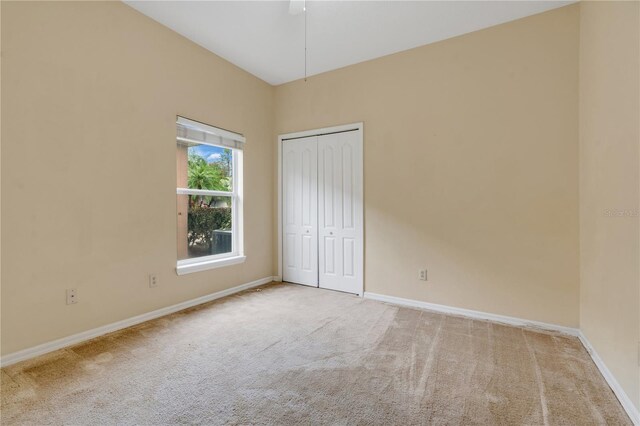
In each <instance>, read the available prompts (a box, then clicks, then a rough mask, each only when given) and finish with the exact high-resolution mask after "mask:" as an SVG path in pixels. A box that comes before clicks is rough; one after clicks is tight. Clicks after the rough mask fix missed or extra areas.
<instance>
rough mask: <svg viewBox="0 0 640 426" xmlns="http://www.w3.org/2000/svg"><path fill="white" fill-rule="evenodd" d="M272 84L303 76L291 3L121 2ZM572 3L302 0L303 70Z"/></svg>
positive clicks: (297, 26) (296, 18)
mask: <svg viewBox="0 0 640 426" xmlns="http://www.w3.org/2000/svg"><path fill="white" fill-rule="evenodd" d="M125 3H127V4H128V5H129V6H131V7H133V8H135V9H137V10H138V11H140V12H142V13H144V14H145V15H147V16H149V17H150V18H152V19H154V20H156V21H158V22H160V23H161V24H163V25H165V26H167V27H169V28H171V29H172V30H174V31H176V32H178V33H180V34H182V35H183V36H185V37H187V38H188V39H190V40H192V41H194V42H195V43H197V44H199V45H201V46H203V47H204V48H206V49H208V50H210V51H212V52H214V53H215V54H217V55H219V56H222V57H223V58H225V59H227V60H228V61H230V62H232V63H234V64H235V65H237V66H239V67H240V68H242V69H244V70H246V71H248V72H250V73H251V74H253V75H255V76H257V77H259V78H261V79H262V80H265V81H267V82H268V83H271V84H274V85H276V84H281V83H285V82H288V81H292V80H296V79H299V78H302V77H304V73H305V65H304V21H305V13H302V14H299V15H295V16H294V15H290V14H289V2H288V1H125ZM569 3H573V1H539V0H534V1H307V3H306V8H307V11H306V18H307V53H308V56H307V58H308V59H307V74H308V75H309V76H311V75H314V74H319V73H322V72H325V71H330V70H334V69H337V68H341V67H344V66H347V65H351V64H355V63H358V62H363V61H366V60H369V59H374V58H378V57H381V56H385V55H389V54H391V53H395V52H400V51H403V50H407V49H411V48H413V47H417V46H421V45H424V44H428V43H433V42H436V41H439V40H444V39H447V38H450V37H454V36H458V35H461V34H465V33H469V32H472V31H476V30H479V29H482V28H487V27H490V26H493V25H497V24H501V23H503V22H508V21H512V20H514V19H519V18H522V17H525V16H529V15H534V14H536V13H540V12H544V11H546V10H550V9H554V8H557V7H561V6H565V5H567V4H569Z"/></svg>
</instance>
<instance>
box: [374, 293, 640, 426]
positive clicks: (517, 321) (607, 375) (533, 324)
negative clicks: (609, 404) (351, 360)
mask: <svg viewBox="0 0 640 426" xmlns="http://www.w3.org/2000/svg"><path fill="white" fill-rule="evenodd" d="M364 297H365V298H366V299H371V300H377V301H380V302H386V303H391V304H394V305H401V306H410V307H413V308H420V309H426V310H429V311H435V312H442V313H445V314H452V315H460V316H464V317H468V318H473V319H480V320H489V321H494V322H499V323H503V324H508V325H514V326H518V327H528V328H532V329H542V330H550V331H557V332H560V333H564V334H568V335H571V336H575V337H577V338H579V339H580V342H582V345H583V346H584V347H585V349H586V350H587V352H588V353H589V355H590V356H591V359H593V362H594V363H595V364H596V366H597V367H598V369H599V370H600V372H601V373H602V376H603V377H604V379H605V380H606V381H607V383H608V384H609V387H611V390H612V391H613V393H614V394H615V395H616V397H617V398H618V400H619V401H620V404H621V405H622V407H623V408H624V410H625V411H626V412H627V414H628V415H629V418H630V419H631V421H632V422H633V424H634V425H636V426H640V413H639V412H638V409H637V408H636V407H635V405H634V404H633V402H632V401H631V398H629V396H628V395H627V394H626V392H625V391H624V389H622V386H620V383H618V381H617V380H616V378H615V377H614V376H613V374H611V371H609V369H608V368H607V366H606V365H605V363H604V362H603V361H602V359H601V358H600V356H599V355H598V353H597V352H596V351H595V349H594V348H593V346H592V345H591V343H590V342H589V340H588V339H587V338H586V336H585V335H584V334H583V333H582V330H579V329H577V328H571V327H565V326H562V325H556V324H548V323H544V322H539V321H531V320H525V319H521V318H515V317H508V316H504V315H496V314H490V313H487V312H480V311H473V310H470V309H462V308H454V307H451V306H446V305H438V304H435V303H428V302H421V301H419V300H413V299H403V298H401V297H394V296H386V295H384V294H376V293H370V292H367V291H365V292H364Z"/></svg>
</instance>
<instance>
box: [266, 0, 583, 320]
mask: <svg viewBox="0 0 640 426" xmlns="http://www.w3.org/2000/svg"><path fill="white" fill-rule="evenodd" d="M578 13H579V9H578V6H577V5H573V6H569V7H565V8H561V9H557V10H555V11H551V12H548V13H544V14H541V15H537V16H533V17H529V18H526V19H523V20H519V21H515V22H512V23H508V24H504V25H500V26H497V27H493V28H490V29H487V30H483V31H480V32H475V33H471V34H468V35H464V36H461V37H457V38H454V39H450V40H446V41H443V42H440V43H436V44H432V45H428V46H424V47H420V48H417V49H413V50H410V51H407V52H404V53H399V54H395V55H391V56H387V57H384V58H380V59H376V60H373V61H370V62H366V63H362V64H359V65H355V66H350V67H347V68H343V69H340V70H337V71H333V72H329V73H326V74H322V75H319V76H315V77H311V78H309V79H308V81H307V82H304V81H296V82H292V83H289V84H285V85H282V86H278V87H277V88H276V108H277V111H276V134H281V133H288V132H293V131H299V130H306V129H313V128H319V127H325V126H332V125H337V124H344V123H350V122H356V121H364V125H365V128H364V158H365V160H364V168H365V234H366V237H365V240H366V241H365V291H368V292H374V293H382V294H386V295H392V296H398V297H405V298H411V299H417V300H423V301H428V302H433V303H440V304H445V305H450V306H456V307H462V308H468V309H475V310H480V311H486V312H492V313H496V314H503V315H510V316H516V317H521V318H527V319H531V320H539V321H545V322H549V323H555V324H561V325H565V326H571V327H576V326H578V316H579V315H578V274H579V267H578V124H577V123H578V32H579V28H578V19H579V15H578ZM310 55H311V56H310V60H311V61H312V60H313V52H310ZM421 267H426V268H428V277H429V280H428V281H427V282H423V281H419V280H418V269H420V268H421Z"/></svg>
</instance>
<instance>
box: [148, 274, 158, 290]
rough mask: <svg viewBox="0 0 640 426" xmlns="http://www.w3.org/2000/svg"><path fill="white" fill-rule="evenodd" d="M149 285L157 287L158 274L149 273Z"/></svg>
mask: <svg viewBox="0 0 640 426" xmlns="http://www.w3.org/2000/svg"><path fill="white" fill-rule="evenodd" d="M149 287H151V288H154V287H158V276H157V275H156V274H149Z"/></svg>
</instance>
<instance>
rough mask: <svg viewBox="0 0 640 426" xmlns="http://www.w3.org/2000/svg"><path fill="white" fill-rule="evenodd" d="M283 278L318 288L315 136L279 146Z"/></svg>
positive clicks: (290, 141)
mask: <svg viewBox="0 0 640 426" xmlns="http://www.w3.org/2000/svg"><path fill="white" fill-rule="evenodd" d="M282 147H283V148H282V161H283V165H282V170H283V181H282V193H283V210H284V218H283V234H284V235H283V239H282V241H283V250H282V251H283V254H284V259H283V262H282V264H283V271H282V272H283V277H282V278H283V279H284V280H285V281H289V282H294V283H298V284H306V285H310V286H314V287H317V286H318V204H317V203H318V193H317V179H318V158H317V155H318V154H317V137H315V136H314V137H309V138H303V139H293V140H288V141H283V143H282Z"/></svg>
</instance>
